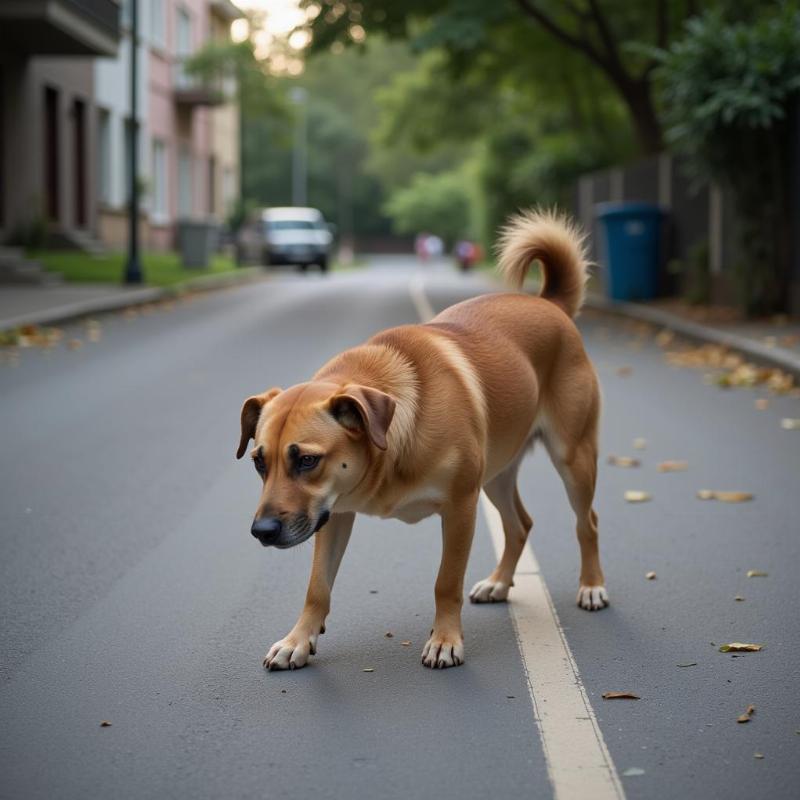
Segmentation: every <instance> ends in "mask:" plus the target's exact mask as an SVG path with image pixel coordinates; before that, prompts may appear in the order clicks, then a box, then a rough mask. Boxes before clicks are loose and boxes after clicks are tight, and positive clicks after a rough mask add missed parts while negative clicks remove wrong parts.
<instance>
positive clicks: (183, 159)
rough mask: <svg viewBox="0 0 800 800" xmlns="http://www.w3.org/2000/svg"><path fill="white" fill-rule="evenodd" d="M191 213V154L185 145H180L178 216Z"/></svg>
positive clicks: (186, 215)
mask: <svg viewBox="0 0 800 800" xmlns="http://www.w3.org/2000/svg"><path fill="white" fill-rule="evenodd" d="M191 213H192V154H191V152H190V151H189V148H188V147H187V146H186V145H181V149H180V153H179V154H178V216H179V217H188V216H190V215H191Z"/></svg>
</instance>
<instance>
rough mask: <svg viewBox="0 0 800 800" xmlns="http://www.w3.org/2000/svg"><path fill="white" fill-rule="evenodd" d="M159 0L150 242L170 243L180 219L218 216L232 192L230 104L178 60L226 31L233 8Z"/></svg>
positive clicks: (235, 143)
mask: <svg viewBox="0 0 800 800" xmlns="http://www.w3.org/2000/svg"><path fill="white" fill-rule="evenodd" d="M158 5H160V6H161V10H163V14H164V19H163V45H161V46H160V45H159V44H158V43H156V42H152V41H151V46H150V70H149V72H150V74H149V81H150V91H149V97H148V103H149V108H148V121H149V125H150V138H151V152H150V154H149V155H150V158H151V179H150V242H149V245H150V246H151V247H152V248H153V249H162V248H166V247H169V246H171V245H172V242H173V238H174V229H175V223H176V222H177V221H179V220H181V219H188V218H195V219H196V218H208V217H213V218H216V219H223V218H224V217H225V216H226V214H227V213H228V212H229V211H230V206H231V204H232V202H234V200H235V198H236V197H237V196H238V181H239V176H238V168H239V131H238V113H237V109H236V107H235V106H234V105H233V104H231V103H230V102H228V103H219V97H220V95H219V92H218V90H217V89H211V88H209V87H206V86H203V85H202V84H200V83H199V82H198V81H196V80H195V79H192V78H189V77H188V76H187V75H186V73H185V72H184V70H183V62H184V60H185V59H186V58H187V57H189V56H191V55H192V54H193V53H194V52H196V51H197V50H199V49H200V48H201V47H202V46H203V45H204V44H205V43H207V42H209V41H211V40H212V39H214V38H221V37H225V38H227V36H228V35H229V30H230V23H231V22H232V21H233V20H234V19H236V18H237V17H239V16H240V12H239V11H238V9H236V7H235V6H233V4H232V3H230V2H228V1H227V0H225V1H224V2H220V1H219V0H218V1H217V2H209V0H163V2H161V3H159V4H158ZM151 13H152V11H151ZM155 29H156V27H155V25H154V30H155Z"/></svg>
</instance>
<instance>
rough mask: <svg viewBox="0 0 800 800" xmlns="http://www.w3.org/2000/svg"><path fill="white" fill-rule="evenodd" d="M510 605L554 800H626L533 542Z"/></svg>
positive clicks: (416, 295) (418, 288)
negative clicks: (588, 798)
mask: <svg viewBox="0 0 800 800" xmlns="http://www.w3.org/2000/svg"><path fill="white" fill-rule="evenodd" d="M408 290H409V294H410V295H411V300H412V301H413V303H414V307H415V308H416V311H417V314H418V316H419V318H420V320H422V321H423V322H426V321H427V320H429V319H431V318H432V317H434V316H435V312H434V309H433V306H432V305H431V303H430V300H429V299H428V296H427V294H426V293H425V283H424V279H423V278H422V276H421V275H415V276H414V277H413V278H412V279H411V281H410V283H409V287H408ZM481 506H482V507H483V513H484V516H485V517H486V523H487V525H488V527H489V532H490V533H491V537H492V544H493V545H494V550H495V553H496V554H497V557H498V559H499V558H500V556H501V555H502V552H503V547H504V546H505V535H504V533H503V523H502V521H501V519H500V514H499V513H498V511H497V509H496V508H495V507H494V506H493V505H492V503H491V502H490V500H489V498H488V497H486V495H485V494H483V493H481ZM509 606H510V609H511V618H512V620H513V622H514V628H515V630H516V634H517V644H518V645H519V651H520V655H521V656H522V663H523V667H524V669H525V675H526V677H527V679H528V689H529V691H530V695H531V702H532V703H533V714H534V718H535V720H536V723H537V727H538V729H539V736H540V738H541V741H542V750H543V751H544V757H545V761H546V763H547V773H548V776H549V778H550V783H551V784H552V786H553V794H554V796H555V798H556V800H586V798H587V797H590V798H591V799H592V800H624V797H625V793H624V791H623V789H622V784H621V783H620V780H619V775H618V774H617V770H616V767H615V766H614V762H613V761H612V760H611V756H610V755H609V752H608V748H607V747H606V743H605V740H604V739H603V733H602V731H601V730H600V726H599V725H598V723H597V717H595V714H594V710H593V709H592V704H591V703H590V702H589V698H588V696H587V694H586V689H585V688H584V685H583V681H582V680H581V676H580V673H579V672H578V667H577V665H576V664H575V659H574V658H573V656H572V651H571V650H570V648H569V645H568V644H567V640H566V637H565V636H564V630H563V628H562V627H561V623H560V622H559V621H558V615H557V614H556V610H555V607H554V606H553V601H552V598H551V597H550V592H548V591H547V586H546V584H545V582H544V578H543V577H542V575H541V571H540V569H539V563H538V562H537V560H536V556H535V555H534V554H533V549H532V548H531V545H530V542H529V543H528V544H527V545H526V546H525V548H524V550H523V551H522V556H521V557H520V560H519V564H517V571H516V573H515V574H514V589H513V590H512V599H511V603H510V604H509Z"/></svg>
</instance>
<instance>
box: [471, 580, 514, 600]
mask: <svg viewBox="0 0 800 800" xmlns="http://www.w3.org/2000/svg"><path fill="white" fill-rule="evenodd" d="M510 588H511V587H510V586H509V585H508V584H507V583H501V582H500V581H493V580H490V579H489V578H484V579H483V580H482V581H478V582H477V583H476V584H475V585H474V586H473V587H472V589H470V592H469V599H470V602H472V603H504V602H505V601H506V600H507V599H508V590H509V589H510Z"/></svg>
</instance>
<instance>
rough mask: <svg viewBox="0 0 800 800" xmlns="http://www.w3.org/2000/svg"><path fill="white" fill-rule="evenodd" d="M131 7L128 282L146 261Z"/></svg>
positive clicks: (134, 0) (134, 6) (137, 279)
mask: <svg viewBox="0 0 800 800" xmlns="http://www.w3.org/2000/svg"><path fill="white" fill-rule="evenodd" d="M130 4H131V5H130V9H131V65H130V66H131V123H130V124H131V135H130V145H131V150H130V153H128V159H129V162H128V163H129V166H130V170H129V172H130V175H129V178H130V187H129V190H130V191H129V200H128V260H127V261H126V263H125V283H141V282H142V279H143V276H142V265H141V262H140V261H139V116H138V110H137V100H138V98H137V94H138V82H139V81H138V78H139V76H138V71H137V65H136V62H137V59H138V50H139V0H130Z"/></svg>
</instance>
